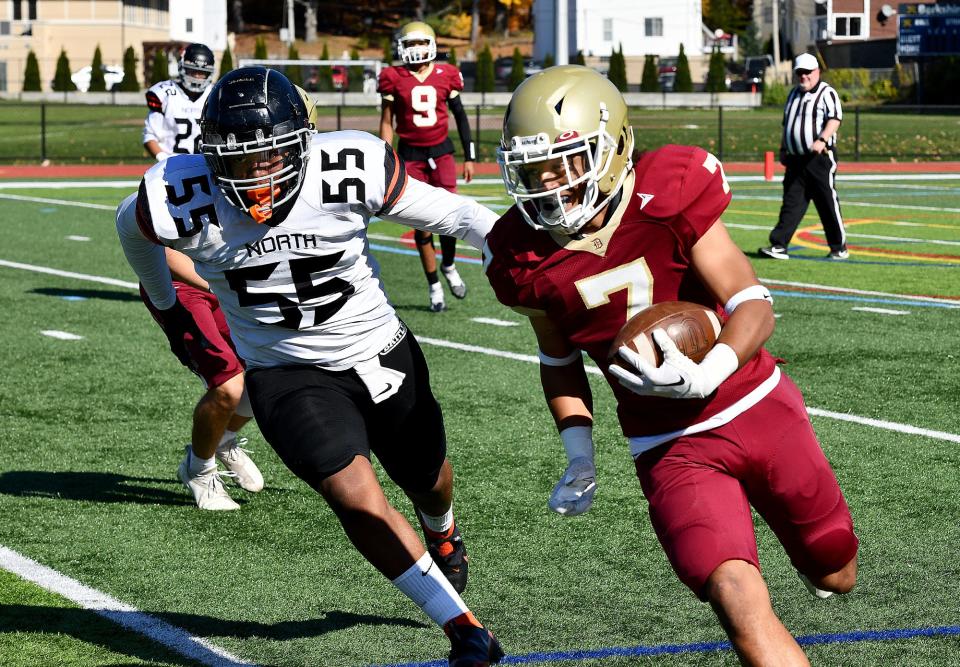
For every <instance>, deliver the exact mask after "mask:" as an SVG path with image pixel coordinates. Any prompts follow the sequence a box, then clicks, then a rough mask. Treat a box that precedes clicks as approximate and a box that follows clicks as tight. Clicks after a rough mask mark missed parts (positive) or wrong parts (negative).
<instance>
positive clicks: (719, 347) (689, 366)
mask: <svg viewBox="0 0 960 667" xmlns="http://www.w3.org/2000/svg"><path fill="white" fill-rule="evenodd" d="M652 335H653V340H654V342H655V343H656V344H657V346H659V348H660V350H661V352H663V363H662V364H661V365H660V366H659V367H657V366H654V365H653V364H651V363H650V362H648V361H647V360H646V359H644V358H643V357H642V356H640V355H639V354H638V353H637V352H634V351H633V350H631V349H630V348H629V347H627V346H626V345H624V346H622V347H621V348H620V349H619V350H618V354H619V355H620V358H621V359H623V360H624V361H626V362H627V363H628V364H630V366H631V367H632V368H631V369H626V368H623V367H622V366H619V365H616V364H612V365H611V366H610V375H612V376H614V377H615V378H617V380H619V381H620V384H622V385H623V386H624V387H626V388H627V389H629V390H630V391H632V392H633V393H635V394H639V395H641V396H662V397H665V398H705V397H707V396H709V395H710V394H712V393H713V392H714V391H715V390H716V389H717V387H719V386H720V383H721V382H723V381H724V380H726V379H727V378H728V377H730V376H731V375H733V373H734V371H736V370H737V368H738V366H739V365H740V362H739V360H738V359H737V353H736V352H734V351H733V348H731V347H730V346H729V345H725V344H724V343H717V344H716V345H714V346H713V349H712V350H710V352H708V353H707V356H706V357H705V358H704V359H703V361H701V362H700V363H699V364H698V363H696V362H694V361H693V360H692V359H691V358H690V357H688V356H686V355H685V354H683V353H682V352H681V351H680V350H678V349H677V345H676V343H674V342H673V340H672V339H671V338H670V336H668V335H667V332H666V331H664V330H663V329H655V330H654V331H653V334H652ZM634 369H635V370H636V372H634Z"/></svg>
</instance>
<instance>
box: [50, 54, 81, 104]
mask: <svg viewBox="0 0 960 667" xmlns="http://www.w3.org/2000/svg"><path fill="white" fill-rule="evenodd" d="M53 89H54V90H55V91H57V92H58V93H61V92H63V93H66V92H70V91H72V90H76V89H77V85H76V84H75V83H74V82H73V80H72V79H71V78H70V60H69V59H68V58H67V52H66V51H64V50H63V49H60V56H59V57H58V58H57V71H56V74H54V75H53Z"/></svg>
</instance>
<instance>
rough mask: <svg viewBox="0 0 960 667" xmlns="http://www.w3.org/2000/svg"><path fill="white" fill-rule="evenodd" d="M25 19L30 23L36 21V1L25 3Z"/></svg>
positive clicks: (31, 0)
mask: <svg viewBox="0 0 960 667" xmlns="http://www.w3.org/2000/svg"><path fill="white" fill-rule="evenodd" d="M27 18H28V19H30V20H31V21H36V20H37V0H30V2H28V3H27Z"/></svg>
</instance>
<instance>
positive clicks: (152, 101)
mask: <svg viewBox="0 0 960 667" xmlns="http://www.w3.org/2000/svg"><path fill="white" fill-rule="evenodd" d="M209 95H210V87H209V86H208V87H207V89H206V90H204V91H203V93H201V94H200V96H199V97H197V98H196V99H190V96H189V95H187V93H186V92H185V91H184V90H183V88H181V87H180V84H178V83H177V82H176V80H174V79H170V80H169V81H161V82H160V83H157V84H154V85H153V86H151V87H150V89H149V90H147V93H146V96H147V109H149V111H148V112H147V118H146V120H145V121H144V122H143V143H147V142H148V141H150V140H153V141H156V142H157V143H158V144H160V148H162V149H163V152H165V153H196V152H197V140H198V139H199V138H200V113H201V112H202V111H203V104H204V102H206V101H207V97H208V96H209Z"/></svg>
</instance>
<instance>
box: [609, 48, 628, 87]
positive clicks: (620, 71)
mask: <svg viewBox="0 0 960 667" xmlns="http://www.w3.org/2000/svg"><path fill="white" fill-rule="evenodd" d="M607 78H608V79H610V83H612V84H613V85H615V86H616V87H617V90H619V91H620V92H621V93H625V92H626V91H627V61H626V60H625V59H624V57H623V44H620V50H619V51H617V50H616V49H614V51H613V53H611V54H610V69H609V70H608V71H607Z"/></svg>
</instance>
